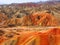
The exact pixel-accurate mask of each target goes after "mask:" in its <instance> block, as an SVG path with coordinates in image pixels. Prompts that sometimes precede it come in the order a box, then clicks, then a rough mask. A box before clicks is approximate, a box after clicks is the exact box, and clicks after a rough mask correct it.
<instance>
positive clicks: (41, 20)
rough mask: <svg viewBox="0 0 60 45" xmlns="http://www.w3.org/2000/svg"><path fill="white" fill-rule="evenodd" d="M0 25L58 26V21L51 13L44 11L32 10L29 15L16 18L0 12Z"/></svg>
mask: <svg viewBox="0 0 60 45" xmlns="http://www.w3.org/2000/svg"><path fill="white" fill-rule="evenodd" d="M0 17H1V18H0V19H1V20H0V26H1V27H3V26H7V27H15V26H58V21H57V20H56V19H55V17H54V16H53V15H52V14H49V13H46V12H34V13H32V14H31V15H25V16H23V17H20V18H17V17H13V18H10V19H9V18H7V16H6V15H2V14H0Z"/></svg>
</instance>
